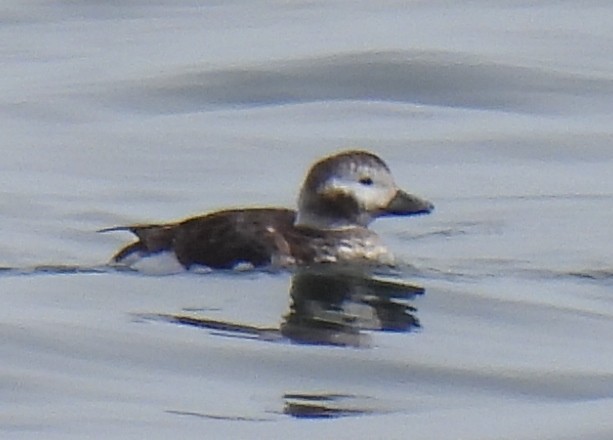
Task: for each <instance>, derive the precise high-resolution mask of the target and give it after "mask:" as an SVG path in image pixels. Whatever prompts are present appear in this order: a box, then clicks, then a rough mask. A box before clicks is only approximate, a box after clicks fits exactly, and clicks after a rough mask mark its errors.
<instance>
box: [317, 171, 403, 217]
mask: <svg viewBox="0 0 613 440" xmlns="http://www.w3.org/2000/svg"><path fill="white" fill-rule="evenodd" d="M324 192H325V193H329V194H338V193H342V194H346V195H350V196H352V197H353V198H354V199H355V200H357V201H358V203H359V205H360V206H362V207H363V208H364V209H365V210H367V211H375V210H377V209H380V208H381V207H383V206H385V205H387V203H388V202H389V201H390V200H391V198H392V196H393V193H394V189H393V188H389V187H382V186H381V185H378V184H376V183H374V184H372V185H364V184H361V183H359V182H356V181H353V180H344V179H331V180H329V181H328V182H327V183H326V185H325V187H324Z"/></svg>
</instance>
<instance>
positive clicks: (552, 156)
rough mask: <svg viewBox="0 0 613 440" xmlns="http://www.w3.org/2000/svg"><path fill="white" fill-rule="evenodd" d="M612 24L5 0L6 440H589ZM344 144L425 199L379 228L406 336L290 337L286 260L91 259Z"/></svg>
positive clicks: (604, 366) (536, 11)
mask: <svg viewBox="0 0 613 440" xmlns="http://www.w3.org/2000/svg"><path fill="white" fill-rule="evenodd" d="M612 18H613V7H612V6H611V5H610V4H609V2H604V1H590V2H583V3H582V4H581V5H578V4H574V3H570V2H563V1H557V2H537V3H530V4H529V3H521V2H497V3H495V4H493V3H490V2H481V1H474V2H469V3H463V4H462V5H453V4H448V3H447V2H395V1H388V2H379V3H376V4H374V3H372V2H352V3H351V4H350V3H346V2H342V1H331V2H302V1H299V2H291V3H288V2H278V1H255V2H254V1H251V2H243V1H234V2H213V3H208V4H206V5H201V4H200V2H182V3H181V4H180V5H178V4H175V3H173V2H164V1H159V2H155V3H151V2H139V1H132V2H127V3H125V4H119V3H104V4H99V3H97V2H78V3H75V2H60V1H55V2H36V1H33V2H26V3H24V2H10V1H7V2H5V3H4V8H3V10H2V12H0V22H1V23H2V26H0V36H1V37H2V38H1V39H0V41H2V43H1V46H0V47H1V51H2V59H3V64H2V72H3V74H2V76H1V79H0V87H2V93H1V94H0V96H1V98H0V109H1V112H0V115H1V116H0V117H1V120H2V133H3V140H2V143H1V144H0V145H1V148H2V153H3V155H2V161H1V163H0V188H1V190H0V191H1V193H0V267H2V268H3V270H2V271H1V272H0V300H1V302H2V304H3V307H2V308H1V309H0V314H1V315H0V323H1V324H0V334H1V337H2V344H1V345H0V355H1V358H2V363H1V364H0V399H1V402H2V403H3V405H2V408H3V411H2V412H1V414H0V433H1V437H2V438H7V439H8V438H11V439H12V438H40V437H44V438H48V439H54V438H58V439H59V438H62V439H66V438H79V439H81V438H145V437H146V438H160V439H161V438H168V437H170V436H183V437H184V438H202V437H203V436H205V437H206V436H211V437H215V438H217V437H223V438H254V437H262V438H280V437H288V438H313V437H328V438H329V437H334V438H383V437H385V438H407V436H410V437H411V438H424V439H430V438H470V439H475V438H483V439H492V438H501V439H502V438H514V439H523V438H526V439H531V438H534V439H543V438H552V439H553V438H555V439H564V438H568V439H574V438H596V439H599V438H600V439H608V438H610V437H611V436H612V435H613V422H612V421H611V420H612V419H611V417H610V414H611V413H612V410H613V342H612V340H611V338H610V337H608V335H610V334H612V331H613V319H612V318H613V296H612V295H611V292H612V287H613V263H612V262H613V251H612V250H611V246H610V243H611V241H612V239H613V233H612V230H611V224H613V178H611V170H612V169H613V148H612V139H613V133H612V129H611V123H610V120H611V114H612V110H613V74H612V72H613V65H612V64H613V61H612V60H613V57H611V47H613V41H612V40H613V31H611V26H610V23H611V19H612ZM353 146H361V147H363V148H368V149H369V150H372V151H374V152H376V153H378V154H380V155H381V156H382V157H383V158H384V159H385V160H386V161H387V162H388V163H389V165H390V167H391V168H392V171H393V173H394V175H395V176H396V180H397V181H398V183H399V185H400V186H402V187H404V188H406V189H408V190H410V191H412V192H414V193H416V194H419V195H422V196H424V197H427V198H428V199H430V200H432V201H433V202H434V203H435V205H436V211H435V212H434V213H433V214H432V215H431V216H427V217H420V218H412V219H385V220H381V221H379V222H377V223H376V224H375V225H374V228H375V229H376V230H377V231H378V232H379V233H380V234H381V235H382V236H383V237H384V239H385V241H386V242H387V243H388V244H389V246H390V247H391V248H392V249H393V250H394V251H395V253H396V254H397V255H399V257H400V258H401V260H402V261H403V262H404V263H403V265H402V268H401V274H400V275H399V276H396V278H394V280H395V281H398V282H408V283H411V284H416V285H420V286H423V287H425V289H426V292H425V294H424V295H418V296H416V297H414V298H412V299H409V300H408V303H407V305H409V306H410V307H414V308H416V311H414V312H413V314H414V315H415V318H416V319H418V321H419V324H420V325H421V327H420V328H419V329H415V328H411V329H410V330H417V331H410V332H404V331H401V332H399V331H394V332H392V331H377V330H374V329H370V330H365V329H361V330H359V331H358V332H357V337H356V338H357V339H355V338H354V339H351V338H350V339H349V342H355V343H354V344H348V345H353V346H357V347H354V348H352V347H346V346H345V347H339V346H337V345H338V344H337V345H336V346H331V345H325V344H323V345H322V344H321V343H319V344H316V345H311V344H304V343H301V344H298V343H292V341H291V338H288V337H287V336H288V333H287V332H286V333H285V334H283V333H277V330H278V331H279V332H281V329H283V328H285V329H287V327H284V323H287V322H288V319H287V317H288V316H292V315H291V311H292V297H291V296H290V290H291V288H292V282H293V281H295V280H292V277H291V275H290V274H288V273H249V272H247V273H238V274H236V273H235V274H232V273H230V274H229V273H199V274H198V273H186V274H175V275H170V276H155V275H149V274H143V273H135V272H121V271H115V270H112V269H110V268H108V267H106V266H105V263H106V261H107V259H108V258H109V257H110V256H111V255H112V254H113V252H114V251H115V250H116V249H117V248H118V247H119V246H121V245H122V244H124V243H126V241H127V240H129V239H130V238H129V237H128V236H126V235H122V234H110V235H108V234H103V235H102V234H96V233H95V232H94V231H96V230H98V229H100V228H103V227H108V226H112V225H116V224H125V223H133V222H141V221H142V222H145V221H161V220H174V219H176V218H180V217H182V216H188V215H192V214H196V213H201V212H204V211H208V210H212V209H217V208H222V207H231V206H260V205H271V204H272V205H283V206H292V205H293V204H294V201H295V197H296V192H297V187H298V185H299V184H300V182H301V180H302V178H303V175H304V172H305V171H306V168H307V167H308V166H309V165H310V163H312V162H313V161H314V160H315V159H317V158H319V157H321V156H322V155H326V154H329V153H332V152H334V151H338V150H340V149H343V148H347V147H353ZM343 304H344V305H343V307H345V305H347V304H348V307H345V308H343V310H344V311H347V310H349V312H350V313H355V314H357V315H359V316H362V317H363V316H364V315H363V313H368V310H369V309H368V307H364V304H360V301H349V302H348V303H343ZM337 305H338V304H337ZM320 306H321V305H320ZM326 307H327V306H326ZM326 307H323V309H321V310H323V312H325V313H324V315H323V316H325V317H326V319H337V318H338V316H339V315H338V314H337V315H335V314H330V313H329V310H328V311H326ZM335 307H336V306H335ZM336 309H338V307H336ZM345 309H347V310H345ZM318 310H320V309H318ZM407 310H408V309H407ZM186 316H187V317H190V319H196V320H200V321H199V322H200V324H201V323H202V322H206V323H208V324H211V323H214V324H215V325H218V324H219V323H224V324H225V325H228V324H231V327H230V328H223V329H219V328H212V327H214V326H211V325H209V327H207V326H206V325H184V324H186V322H182V323H177V322H173V320H172V319H164V318H168V317H175V318H176V317H186ZM316 316H317V317H320V316H321V315H316ZM351 316H353V315H351ZM368 316H371V315H368ZM154 317H155V319H154ZM343 319H344V318H343ZM190 323H192V324H193V323H194V322H192V321H190V322H188V324H190ZM179 324H180V325H179ZM253 329H259V330H262V329H264V330H265V331H263V332H260V333H258V332H256V333H255V334H254V333H253ZM243 330H245V331H246V333H245V331H243ZM250 331H251V333H249V332H250ZM295 342H296V341H295ZM320 342H321V341H320ZM341 345H343V344H341ZM345 345H346V344H345Z"/></svg>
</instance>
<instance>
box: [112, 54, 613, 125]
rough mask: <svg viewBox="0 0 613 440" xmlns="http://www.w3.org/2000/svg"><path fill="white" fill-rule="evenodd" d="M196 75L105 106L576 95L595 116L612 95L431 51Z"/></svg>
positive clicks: (535, 72)
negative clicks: (599, 104)
mask: <svg viewBox="0 0 613 440" xmlns="http://www.w3.org/2000/svg"><path fill="white" fill-rule="evenodd" d="M202 70H203V71H195V72H187V73H186V72H180V73H176V74H171V75H165V76H163V77H154V78H152V79H148V80H147V79H143V80H142V81H139V83H138V84H130V85H129V86H127V89H122V90H121V91H120V94H113V95H112V98H111V100H112V102H115V103H117V102H119V103H120V104H121V105H123V106H126V107H128V108H133V109H137V110H138V111H141V112H160V113H175V112H193V111H201V110H211V109H216V108H220V107H236V106H239V107H240V106H244V107H251V106H270V105H284V104H299V103H308V102H317V101H344V100H368V101H392V102H405V103H413V104H426V105H437V106H446V107H461V108H471V109H491V110H501V111H513V112H526V113H534V112H560V111H567V110H568V107H569V106H568V104H569V103H571V102H572V105H571V106H570V108H572V109H573V110H576V109H577V106H579V105H581V100H580V99H581V97H585V98H586V99H587V98H589V99H587V100H586V103H585V108H586V110H587V109H588V108H589V109H591V110H594V105H593V104H594V102H595V101H596V100H598V99H601V100H602V103H603V106H604V105H606V102H608V101H610V99H611V98H612V97H613V81H611V80H609V79H606V78H600V77H589V76H585V75H577V74H571V73H562V72H557V71H547V70H544V69H542V68H534V67H524V66H519V65H507V64H504V63H499V62H495V61H491V60H488V59H483V58H479V57H476V56H469V55H461V54H457V53H450V52H436V51H432V52H429V51H387V52H359V53H341V54H337V55H331V56H325V57H316V58H305V59H296V60H281V61H274V62H270V63H267V64H266V65H261V64H256V65H243V66H237V67H234V68H225V69H220V70H208V71H207V70H206V69H202ZM113 87H114V89H115V90H116V87H117V84H114V85H113ZM588 102H589V104H588ZM565 108H566V110H564V109H565Z"/></svg>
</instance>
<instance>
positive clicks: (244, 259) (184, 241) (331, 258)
mask: <svg viewBox="0 0 613 440" xmlns="http://www.w3.org/2000/svg"><path fill="white" fill-rule="evenodd" d="M431 209H432V205H431V204H430V203H429V202H427V201H425V200H422V199H419V198H417V197H415V196H412V195H410V194H407V193H405V192H404V191H402V190H400V189H398V188H397V187H396V185H395V183H394V182H393V179H392V177H391V174H390V172H389V169H388V167H387V165H385V163H384V162H383V161H382V160H381V159H380V158H379V157H377V156H375V155H373V154H371V153H368V152H362V151H349V152H345V153H340V154H337V155H334V156H330V157H328V158H325V159H323V160H321V161H319V162H317V163H316V164H315V165H313V167H312V168H311V170H310V171H309V173H308V174H307V177H306V179H305V182H304V185H303V187H302V190H301V193H300V197H299V209H298V211H294V210H290V209H284V208H251V209H231V210H224V211H218V212H214V213H211V214H207V215H203V216H199V217H194V218H190V219H187V220H184V221H180V222H177V223H168V224H154V225H135V226H125V227H116V228H109V229H104V230H103V231H117V230H127V231H130V232H132V233H134V234H135V235H136V237H137V238H138V241H136V242H135V243H132V244H129V245H127V246H126V247H124V248H123V249H121V250H120V251H119V252H117V254H115V256H114V257H113V261H115V262H116V263H126V262H128V261H129V260H130V258H131V257H134V256H136V257H145V256H149V255H154V254H157V253H160V252H165V251H168V252H173V253H174V254H175V256H176V258H177V259H178V261H179V262H180V263H181V264H182V265H183V266H184V267H186V268H190V267H192V266H193V265H202V266H207V267H211V268H226V269H229V268H233V267H235V266H236V265H237V264H239V263H249V264H251V265H253V266H254V267H259V266H269V265H272V266H280V267H287V266H293V265H302V264H309V263H324V262H343V261H359V260H364V261H370V262H375V263H386V264H389V263H391V261H392V260H391V255H390V254H389V252H388V251H387V249H385V247H384V246H383V245H382V244H381V242H380V240H379V238H378V236H377V235H376V234H375V233H374V232H372V231H370V230H369V229H368V228H367V226H368V223H370V222H371V221H372V220H374V219H375V218H377V217H380V216H385V215H414V214H421V213H427V212H430V211H431Z"/></svg>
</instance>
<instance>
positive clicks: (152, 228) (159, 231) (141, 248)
mask: <svg viewBox="0 0 613 440" xmlns="http://www.w3.org/2000/svg"><path fill="white" fill-rule="evenodd" d="M116 231H129V232H132V233H133V234H134V235H136V237H137V238H138V241H135V242H134V243H131V244H129V245H127V246H125V247H124V248H122V249H120V250H119V252H117V253H116V254H115V255H113V258H112V261H114V262H115V263H120V262H122V261H123V260H124V259H126V258H127V257H129V256H130V255H132V254H137V255H138V256H147V255H152V254H156V253H158V252H163V251H169V250H172V246H173V241H174V235H175V225H173V224H167V225H133V226H113V227H110V228H104V229H100V230H98V231H97V232H101V233H104V232H116Z"/></svg>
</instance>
